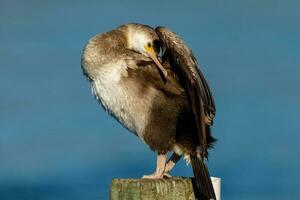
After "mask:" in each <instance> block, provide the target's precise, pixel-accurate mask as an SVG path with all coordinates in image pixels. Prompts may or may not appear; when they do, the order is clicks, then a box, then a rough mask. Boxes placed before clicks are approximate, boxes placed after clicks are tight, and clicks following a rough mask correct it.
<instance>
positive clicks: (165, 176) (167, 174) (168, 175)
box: [163, 172, 172, 178]
mask: <svg viewBox="0 0 300 200" xmlns="http://www.w3.org/2000/svg"><path fill="white" fill-rule="evenodd" d="M163 177H164V178H172V176H171V175H170V174H169V173H168V172H164V173H163Z"/></svg>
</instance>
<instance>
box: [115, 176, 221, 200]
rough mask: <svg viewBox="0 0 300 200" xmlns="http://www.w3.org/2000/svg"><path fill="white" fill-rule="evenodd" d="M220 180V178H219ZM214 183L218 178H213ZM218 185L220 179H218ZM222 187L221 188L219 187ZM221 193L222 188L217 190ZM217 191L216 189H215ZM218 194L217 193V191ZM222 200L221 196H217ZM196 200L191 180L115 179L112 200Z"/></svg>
mask: <svg viewBox="0 0 300 200" xmlns="http://www.w3.org/2000/svg"><path fill="white" fill-rule="evenodd" d="M217 179H218V178H217ZM212 180H213V183H214V182H216V178H212ZM217 181H219V182H218V185H219V184H220V179H218V180H217ZM214 187H215V183H214ZM219 187H220V186H219ZM217 189H218V191H220V188H217ZM215 191H216V188H215ZM216 192H217V191H216ZM216 196H217V199H218V197H219V199H218V200H220V194H217V193H216ZM140 199H142V200H152V199H156V200H195V196H194V190H193V184H192V179H191V178H184V177H173V178H170V179H157V180H151V179H113V180H112V182H111V188H110V200H140Z"/></svg>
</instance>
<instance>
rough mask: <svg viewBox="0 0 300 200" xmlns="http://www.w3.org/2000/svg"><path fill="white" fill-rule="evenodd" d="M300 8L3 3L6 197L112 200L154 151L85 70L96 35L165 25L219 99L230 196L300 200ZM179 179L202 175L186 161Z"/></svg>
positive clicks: (279, 4) (0, 76)
mask: <svg viewBox="0 0 300 200" xmlns="http://www.w3.org/2000/svg"><path fill="white" fill-rule="evenodd" d="M299 10H300V3H299V1H296V0H295V1H288V0H286V1H283V0H282V1H277V0H274V1H271V0H260V1H259V0H249V1H238V0H235V1H234V0H227V1H212V0H205V1H201V2H200V1H185V2H184V3H183V2H182V1H166V0H160V1H158V0H152V1H147V2H146V1H145V2H142V1H137V0H135V1H130V2H126V3H125V1H121V0H119V1H107V2H104V1H99V0H98V1H71V0H70V1H69V0H59V1H58V0H57V1H37V0H28V1H15V0H0V69H1V71H0V199H1V200H8V199H9V200H19V199H20V200H21V199H22V200H27V199H30V200H32V199H42V200H60V199H66V200H69V199H70V200H71V199H72V200H76V199H94V200H96V199H107V198H108V190H109V184H110V180H111V179H112V178H114V177H120V178H127V177H134V178H138V177H141V176H142V175H143V174H148V173H150V172H152V171H153V169H154V167H155V154H154V153H153V152H151V151H150V150H149V148H148V147H147V146H145V145H144V144H142V142H140V141H139V140H138V139H137V138H136V137H135V136H134V135H133V134H131V133H129V132H128V131H127V130H125V129H124V128H123V127H122V126H121V125H119V124H118V123H117V122H116V121H114V120H113V119H112V118H111V117H108V115H107V114H106V113H105V112H104V111H103V110H102V109H101V107H100V106H99V105H98V104H97V102H96V101H95V100H94V98H93V97H92V95H91V92H90V87H89V83H88V82H87V81H86V80H85V78H84V76H83V75H82V72H81V69H80V56H81V52H82V48H83V47H84V45H85V43H86V42H87V40H88V39H89V38H90V37H92V36H93V35H95V34H97V33H99V32H104V31H107V30H111V29H113V28H115V27H116V26H118V25H120V24H123V23H127V22H139V23H145V24H149V25H152V26H157V25H163V26H167V27H169V28H171V29H172V30H174V31H175V32H177V33H178V34H179V35H180V36H181V37H182V38H183V39H184V40H185V41H186V43H187V44H188V45H189V46H190V47H191V48H192V49H193V51H194V53H195V55H196V56H197V58H198V60H199V62H200V64H201V69H202V71H203V73H204V74H205V76H206V77H207V79H208V81H209V83H210V86H211V88H212V90H213V92H214V96H215V99H216V104H217V116H216V118H215V125H214V127H213V133H214V135H215V136H216V137H217V138H218V139H219V141H218V143H217V145H216V148H215V150H213V151H211V154H210V155H211V157H210V161H209V166H210V170H211V174H212V175H214V176H219V177H221V178H222V181H223V182H222V197H223V199H231V200H235V199H243V200H247V199H256V200H260V199H264V200H265V199H272V200H274V199H275V200H276V199H290V200H292V199H297V196H299V195H300V190H299V187H300V184H299V182H297V180H299V179H300V170H299V169H300V159H299V141H300V136H299V125H298V123H299V119H300V106H299V102H300V92H299V90H300V38H299V37H300V20H299V19H300V12H299ZM173 175H182V176H191V175H192V171H191V168H190V167H186V165H185V163H184V162H183V161H181V162H180V164H179V165H178V166H176V168H175V170H174V171H173Z"/></svg>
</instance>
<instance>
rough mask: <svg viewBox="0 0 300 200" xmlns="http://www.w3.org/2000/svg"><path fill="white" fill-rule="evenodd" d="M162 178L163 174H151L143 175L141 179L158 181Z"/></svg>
mask: <svg viewBox="0 0 300 200" xmlns="http://www.w3.org/2000/svg"><path fill="white" fill-rule="evenodd" d="M163 177H164V174H156V173H154V174H151V175H144V176H143V177H142V179H160V178H163Z"/></svg>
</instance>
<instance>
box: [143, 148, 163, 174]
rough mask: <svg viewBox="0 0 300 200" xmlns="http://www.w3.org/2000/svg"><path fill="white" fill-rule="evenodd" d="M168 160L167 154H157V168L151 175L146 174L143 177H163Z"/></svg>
mask: <svg viewBox="0 0 300 200" xmlns="http://www.w3.org/2000/svg"><path fill="white" fill-rule="evenodd" d="M166 160H167V154H157V161H156V170H155V172H154V173H153V174H151V175H144V176H143V178H147V179H158V178H163V174H164V171H165V166H166Z"/></svg>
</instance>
